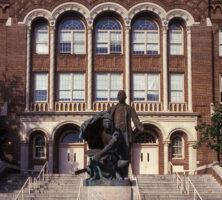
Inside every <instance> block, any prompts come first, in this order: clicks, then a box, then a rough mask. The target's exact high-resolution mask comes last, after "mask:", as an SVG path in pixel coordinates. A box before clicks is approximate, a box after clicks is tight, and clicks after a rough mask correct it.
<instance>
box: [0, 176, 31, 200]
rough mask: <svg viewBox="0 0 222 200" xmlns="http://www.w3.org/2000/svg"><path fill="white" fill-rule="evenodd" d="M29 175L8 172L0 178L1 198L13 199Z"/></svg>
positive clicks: (4, 199)
mask: <svg viewBox="0 0 222 200" xmlns="http://www.w3.org/2000/svg"><path fill="white" fill-rule="evenodd" d="M27 178H28V176H27V175H22V174H8V175H7V176H5V177H3V178H1V179H0V200H10V199H13V195H16V194H18V192H19V190H20V189H21V187H22V186H23V184H24V183H25V181H26V179H27Z"/></svg>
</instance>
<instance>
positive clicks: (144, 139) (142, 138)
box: [134, 133, 156, 143]
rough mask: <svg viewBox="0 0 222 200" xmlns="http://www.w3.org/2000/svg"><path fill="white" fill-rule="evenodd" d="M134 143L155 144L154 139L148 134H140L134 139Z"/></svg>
mask: <svg viewBox="0 0 222 200" xmlns="http://www.w3.org/2000/svg"><path fill="white" fill-rule="evenodd" d="M134 142H135V143H156V138H155V137H154V136H153V135H152V134H150V133H141V134H139V135H138V136H137V137H136V138H135V141H134Z"/></svg>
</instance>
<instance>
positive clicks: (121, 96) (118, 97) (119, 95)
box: [117, 90, 126, 103]
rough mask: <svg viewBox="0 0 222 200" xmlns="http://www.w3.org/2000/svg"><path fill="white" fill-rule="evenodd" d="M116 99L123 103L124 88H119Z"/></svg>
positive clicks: (124, 98) (124, 96)
mask: <svg viewBox="0 0 222 200" xmlns="http://www.w3.org/2000/svg"><path fill="white" fill-rule="evenodd" d="M117 99H118V100H119V102H120V103H124V102H125V100H126V93H125V91H124V90H119V92H118V95H117Z"/></svg>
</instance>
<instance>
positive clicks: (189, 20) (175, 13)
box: [164, 9, 195, 26]
mask: <svg viewBox="0 0 222 200" xmlns="http://www.w3.org/2000/svg"><path fill="white" fill-rule="evenodd" d="M175 17H176V18H181V19H183V20H184V21H185V24H186V26H192V25H193V24H195V20H194V18H193V16H192V15H191V14H190V13H189V12H188V11H186V10H183V9H173V10H170V11H168V12H167V14H166V19H165V21H164V25H165V26H167V25H168V23H169V21H170V20H172V19H173V18H175Z"/></svg>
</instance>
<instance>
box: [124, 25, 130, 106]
mask: <svg viewBox="0 0 222 200" xmlns="http://www.w3.org/2000/svg"><path fill="white" fill-rule="evenodd" d="M125 87H126V96H127V99H126V103H127V104H130V26H126V27H125Z"/></svg>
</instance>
